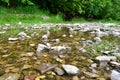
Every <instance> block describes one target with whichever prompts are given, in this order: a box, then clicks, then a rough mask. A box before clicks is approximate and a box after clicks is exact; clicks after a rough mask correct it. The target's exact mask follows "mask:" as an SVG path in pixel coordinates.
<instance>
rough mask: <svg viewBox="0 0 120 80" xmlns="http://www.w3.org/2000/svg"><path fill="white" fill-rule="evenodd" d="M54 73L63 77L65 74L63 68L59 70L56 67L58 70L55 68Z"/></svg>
mask: <svg viewBox="0 0 120 80" xmlns="http://www.w3.org/2000/svg"><path fill="white" fill-rule="evenodd" d="M54 71H55V72H56V73H57V74H58V75H60V76H61V75H63V74H64V73H65V72H64V71H63V70H62V69H61V68H59V67H56V68H54Z"/></svg>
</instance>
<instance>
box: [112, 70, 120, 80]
mask: <svg viewBox="0 0 120 80" xmlns="http://www.w3.org/2000/svg"><path fill="white" fill-rule="evenodd" d="M110 79H111V80H120V72H117V71H115V70H112V73H111V74H110Z"/></svg>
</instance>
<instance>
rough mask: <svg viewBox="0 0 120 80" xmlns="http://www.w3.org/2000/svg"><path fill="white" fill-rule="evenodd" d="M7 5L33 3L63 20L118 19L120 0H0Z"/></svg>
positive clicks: (1, 3)
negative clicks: (59, 15)
mask: <svg viewBox="0 0 120 80" xmlns="http://www.w3.org/2000/svg"><path fill="white" fill-rule="evenodd" d="M0 5H7V6H9V7H14V6H15V7H16V6H21V5H22V6H28V5H35V6H39V7H40V8H41V9H45V10H49V11H50V12H51V13H54V14H57V13H62V15H63V18H64V19H65V20H69V19H70V20H71V19H72V18H75V17H84V18H87V19H88V18H93V19H115V20H120V0H0Z"/></svg>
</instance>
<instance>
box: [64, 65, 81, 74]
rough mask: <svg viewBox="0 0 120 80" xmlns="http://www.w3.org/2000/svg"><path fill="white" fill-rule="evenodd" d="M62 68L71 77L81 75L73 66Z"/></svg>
mask: <svg viewBox="0 0 120 80" xmlns="http://www.w3.org/2000/svg"><path fill="white" fill-rule="evenodd" d="M62 67H63V69H64V70H65V72H66V73H67V74H70V75H79V74H80V70H79V68H77V67H76V66H73V65H62Z"/></svg>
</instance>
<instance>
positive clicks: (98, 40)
mask: <svg viewBox="0 0 120 80" xmlns="http://www.w3.org/2000/svg"><path fill="white" fill-rule="evenodd" d="M93 41H94V42H96V43H101V42H102V40H101V39H100V37H95V38H94V39H93Z"/></svg>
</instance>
